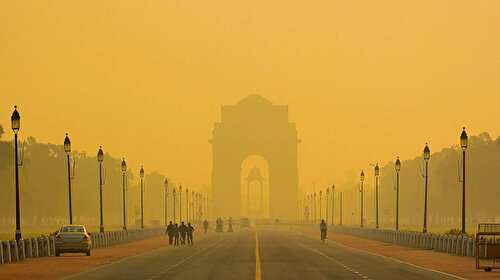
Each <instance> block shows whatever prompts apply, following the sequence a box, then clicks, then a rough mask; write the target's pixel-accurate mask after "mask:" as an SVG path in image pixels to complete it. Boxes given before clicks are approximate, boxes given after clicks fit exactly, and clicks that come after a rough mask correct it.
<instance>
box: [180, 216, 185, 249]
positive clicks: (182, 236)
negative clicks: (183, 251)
mask: <svg viewBox="0 0 500 280" xmlns="http://www.w3.org/2000/svg"><path fill="white" fill-rule="evenodd" d="M179 233H180V234H181V245H186V233H187V226H186V225H185V224H184V221H182V222H181V225H180V226H179Z"/></svg>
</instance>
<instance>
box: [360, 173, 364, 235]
mask: <svg viewBox="0 0 500 280" xmlns="http://www.w3.org/2000/svg"><path fill="white" fill-rule="evenodd" d="M359 178H360V181H361V184H360V188H359V193H360V194H361V199H360V200H361V227H363V225H364V224H363V183H364V182H365V173H364V172H363V170H361V175H360V176H359Z"/></svg>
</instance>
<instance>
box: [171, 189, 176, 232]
mask: <svg viewBox="0 0 500 280" xmlns="http://www.w3.org/2000/svg"><path fill="white" fill-rule="evenodd" d="M176 193H177V191H176V190H175V187H174V188H173V190H172V195H173V196H174V224H175V194H176Z"/></svg>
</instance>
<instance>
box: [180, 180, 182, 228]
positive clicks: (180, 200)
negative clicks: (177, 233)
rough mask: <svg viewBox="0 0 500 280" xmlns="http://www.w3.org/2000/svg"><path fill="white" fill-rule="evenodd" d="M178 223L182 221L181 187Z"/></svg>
mask: <svg viewBox="0 0 500 280" xmlns="http://www.w3.org/2000/svg"><path fill="white" fill-rule="evenodd" d="M179 221H182V185H179Z"/></svg>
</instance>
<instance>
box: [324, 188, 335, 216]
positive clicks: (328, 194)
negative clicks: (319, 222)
mask: <svg viewBox="0 0 500 280" xmlns="http://www.w3.org/2000/svg"><path fill="white" fill-rule="evenodd" d="M329 198H330V188H328V187H327V188H326V198H325V201H326V223H327V224H328V199H329ZM332 208H333V206H332ZM332 224H333V222H332Z"/></svg>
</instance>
